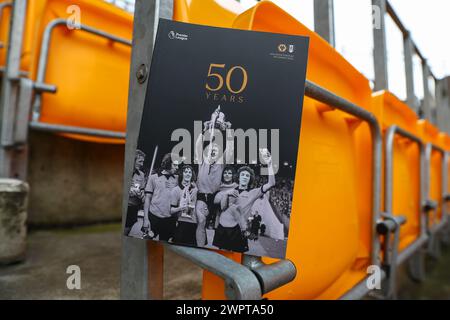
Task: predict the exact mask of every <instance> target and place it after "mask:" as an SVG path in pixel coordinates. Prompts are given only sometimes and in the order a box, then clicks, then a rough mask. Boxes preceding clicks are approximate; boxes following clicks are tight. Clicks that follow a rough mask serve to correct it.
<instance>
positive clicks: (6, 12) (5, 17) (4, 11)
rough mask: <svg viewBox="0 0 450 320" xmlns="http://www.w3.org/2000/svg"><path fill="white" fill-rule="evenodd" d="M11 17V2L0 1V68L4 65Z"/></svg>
mask: <svg viewBox="0 0 450 320" xmlns="http://www.w3.org/2000/svg"><path fill="white" fill-rule="evenodd" d="M10 17H11V1H7V0H1V1H0V43H1V46H0V67H3V68H4V67H5V65H6V51H7V48H8V42H9V39H8V37H9V23H10Z"/></svg>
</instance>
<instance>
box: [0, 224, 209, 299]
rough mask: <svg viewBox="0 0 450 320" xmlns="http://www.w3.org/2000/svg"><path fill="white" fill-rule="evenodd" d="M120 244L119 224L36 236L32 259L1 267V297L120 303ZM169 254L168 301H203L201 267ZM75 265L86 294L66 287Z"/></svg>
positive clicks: (29, 256) (29, 252)
mask: <svg viewBox="0 0 450 320" xmlns="http://www.w3.org/2000/svg"><path fill="white" fill-rule="evenodd" d="M120 245H121V239H120V225H119V224H108V225H98V226H91V227H81V228H75V229H67V230H47V231H36V232H31V233H30V234H29V235H28V249H27V260H26V261H25V262H24V263H20V264H15V265H10V266H0V299H118V298H119V282H120ZM166 251H168V250H166ZM165 254H166V257H165V261H170V262H171V263H170V265H167V266H166V268H165V277H164V278H165V279H164V281H165V284H164V287H165V292H164V298H165V299H200V297H201V294H200V290H201V279H202V272H201V269H199V268H197V267H196V266H194V265H192V264H191V263H189V262H188V261H187V260H185V259H183V258H181V257H179V256H177V255H175V254H173V253H170V252H166V253H165ZM70 265H78V266H79V267H80V269H81V290H69V289H67V286H66V281H67V278H68V277H69V276H70V275H69V274H66V270H67V267H68V266H70Z"/></svg>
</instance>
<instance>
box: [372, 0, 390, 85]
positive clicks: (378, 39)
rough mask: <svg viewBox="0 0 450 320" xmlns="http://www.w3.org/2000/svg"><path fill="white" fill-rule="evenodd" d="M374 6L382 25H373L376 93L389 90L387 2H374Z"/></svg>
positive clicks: (382, 0)
mask: <svg viewBox="0 0 450 320" xmlns="http://www.w3.org/2000/svg"><path fill="white" fill-rule="evenodd" d="M372 6H373V7H374V8H376V10H374V12H376V13H377V14H379V15H377V17H376V18H377V19H380V21H379V22H380V23H379V24H378V23H374V25H373V44H374V52H373V61H374V70H375V87H374V90H375V91H379V90H385V89H388V88H389V81H388V65H387V44H386V23H385V16H386V0H372Z"/></svg>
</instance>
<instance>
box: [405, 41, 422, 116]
mask: <svg viewBox="0 0 450 320" xmlns="http://www.w3.org/2000/svg"><path fill="white" fill-rule="evenodd" d="M413 50H414V49H413V43H412V40H411V34H410V33H409V32H408V33H407V34H406V35H405V36H404V37H403V51H404V57H405V78H406V94H407V103H408V105H409V107H410V108H411V109H413V110H414V111H415V112H416V113H417V112H418V111H419V110H418V106H417V102H416V99H417V98H416V94H415V93H414V65H413V52H414V51H413Z"/></svg>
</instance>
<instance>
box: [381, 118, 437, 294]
mask: <svg viewBox="0 0 450 320" xmlns="http://www.w3.org/2000/svg"><path fill="white" fill-rule="evenodd" d="M397 135H398V136H401V137H403V138H406V139H408V141H410V142H414V143H416V144H417V146H418V147H419V168H418V169H419V177H420V182H419V186H420V187H419V188H420V190H419V191H420V192H419V208H420V209H419V210H420V236H419V237H418V239H416V240H415V241H414V242H413V243H411V244H410V245H408V247H407V248H405V249H403V250H402V251H401V252H397V251H398V250H399V248H398V242H397V243H394V246H395V247H394V248H392V249H391V250H393V251H394V255H393V259H395V260H394V261H390V262H388V264H387V265H386V267H388V268H390V272H389V276H388V279H389V281H388V290H387V291H386V292H387V296H388V297H395V286H396V283H397V279H396V278H397V272H396V268H397V267H398V266H400V265H401V264H403V263H404V262H405V261H406V260H407V259H409V258H410V257H411V256H412V255H413V254H414V253H416V252H417V250H419V249H420V248H422V247H423V246H424V245H425V243H426V242H427V241H428V235H427V230H426V227H427V223H426V221H427V220H426V212H425V208H424V206H423V203H424V198H425V195H424V192H425V191H424V188H423V183H424V181H425V161H426V159H425V158H426V157H425V147H424V144H423V142H422V140H421V139H420V138H419V137H417V136H415V135H414V134H412V133H410V132H408V131H406V130H404V129H402V128H400V127H399V126H397V125H393V126H391V127H389V128H388V130H387V132H386V136H385V157H384V160H385V164H384V172H385V175H384V212H385V214H386V215H388V216H390V217H394V212H393V211H394V210H393V195H394V190H393V179H394V175H393V172H394V170H393V169H394V165H393V160H394V159H393V158H394V139H395V137H396V136H397ZM397 231H398V232H400V230H397ZM397 236H398V234H397ZM385 245H386V246H387V248H388V247H389V245H390V237H385ZM386 256H388V253H387V252H386V253H385V255H384V258H385V259H386ZM418 268H419V269H418V270H421V271H420V272H421V273H422V272H423V268H422V267H421V265H419V267H418Z"/></svg>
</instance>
